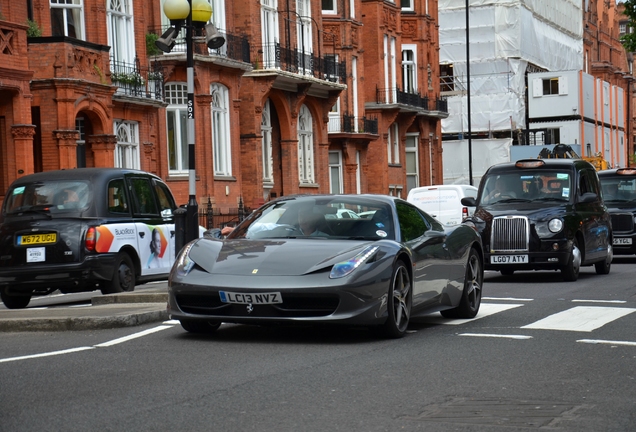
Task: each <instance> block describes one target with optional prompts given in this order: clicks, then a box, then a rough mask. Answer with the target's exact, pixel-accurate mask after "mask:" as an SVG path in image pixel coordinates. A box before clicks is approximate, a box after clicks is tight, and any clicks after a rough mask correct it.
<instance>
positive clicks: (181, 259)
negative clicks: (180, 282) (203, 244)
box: [174, 242, 196, 276]
mask: <svg viewBox="0 0 636 432" xmlns="http://www.w3.org/2000/svg"><path fill="white" fill-rule="evenodd" d="M195 243H196V242H191V243H188V244H187V245H186V246H185V247H184V248H183V249H182V250H181V253H179V256H178V257H177V259H176V260H175V263H174V265H175V268H176V270H177V275H179V276H186V275H187V274H188V273H190V270H192V267H194V261H192V260H191V259H190V250H192V247H193V246H194V244H195Z"/></svg>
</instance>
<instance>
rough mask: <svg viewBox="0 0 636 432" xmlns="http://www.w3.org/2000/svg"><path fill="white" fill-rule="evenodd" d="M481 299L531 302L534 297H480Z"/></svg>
mask: <svg viewBox="0 0 636 432" xmlns="http://www.w3.org/2000/svg"><path fill="white" fill-rule="evenodd" d="M481 299H482V300H498V301H520V302H531V301H534V299H529V298H516V297H482V298H481Z"/></svg>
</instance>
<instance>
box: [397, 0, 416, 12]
mask: <svg viewBox="0 0 636 432" xmlns="http://www.w3.org/2000/svg"><path fill="white" fill-rule="evenodd" d="M413 2H414V0H400V6H401V7H402V11H403V12H413V11H414V10H415V9H414V8H413Z"/></svg>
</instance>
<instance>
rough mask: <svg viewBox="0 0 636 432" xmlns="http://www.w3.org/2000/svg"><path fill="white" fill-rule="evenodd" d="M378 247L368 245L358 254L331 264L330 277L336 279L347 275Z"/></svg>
mask: <svg viewBox="0 0 636 432" xmlns="http://www.w3.org/2000/svg"><path fill="white" fill-rule="evenodd" d="M378 249H379V247H378V246H369V247H367V248H365V249H364V250H363V251H362V252H360V253H359V254H358V255H356V256H354V257H353V258H351V259H350V260H348V261H343V262H340V263H338V264H336V265H334V266H333V268H332V269H331V273H330V274H329V278H330V279H338V278H341V277H345V276H347V275H349V274H350V273H351V272H352V271H354V270H355V269H356V268H358V267H360V265H362V263H364V262H365V261H366V260H368V259H369V258H370V257H371V256H373V254H374V253H375V252H376V251H377V250H378Z"/></svg>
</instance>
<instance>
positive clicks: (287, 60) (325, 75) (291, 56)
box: [255, 43, 347, 84]
mask: <svg viewBox="0 0 636 432" xmlns="http://www.w3.org/2000/svg"><path fill="white" fill-rule="evenodd" d="M255 58H256V61H255V67H256V69H261V68H262V69H279V70H283V71H286V72H292V73H295V74H300V75H307V76H312V77H314V78H318V79H321V80H325V81H331V82H337V83H341V84H345V83H346V81H347V68H346V63H345V62H338V61H336V60H335V57H334V56H326V57H316V56H314V55H313V53H311V52H303V51H302V50H298V48H289V47H285V46H283V45H281V44H280V43H273V44H265V45H263V46H261V47H260V49H259V50H258V52H257V53H256V56H255Z"/></svg>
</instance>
